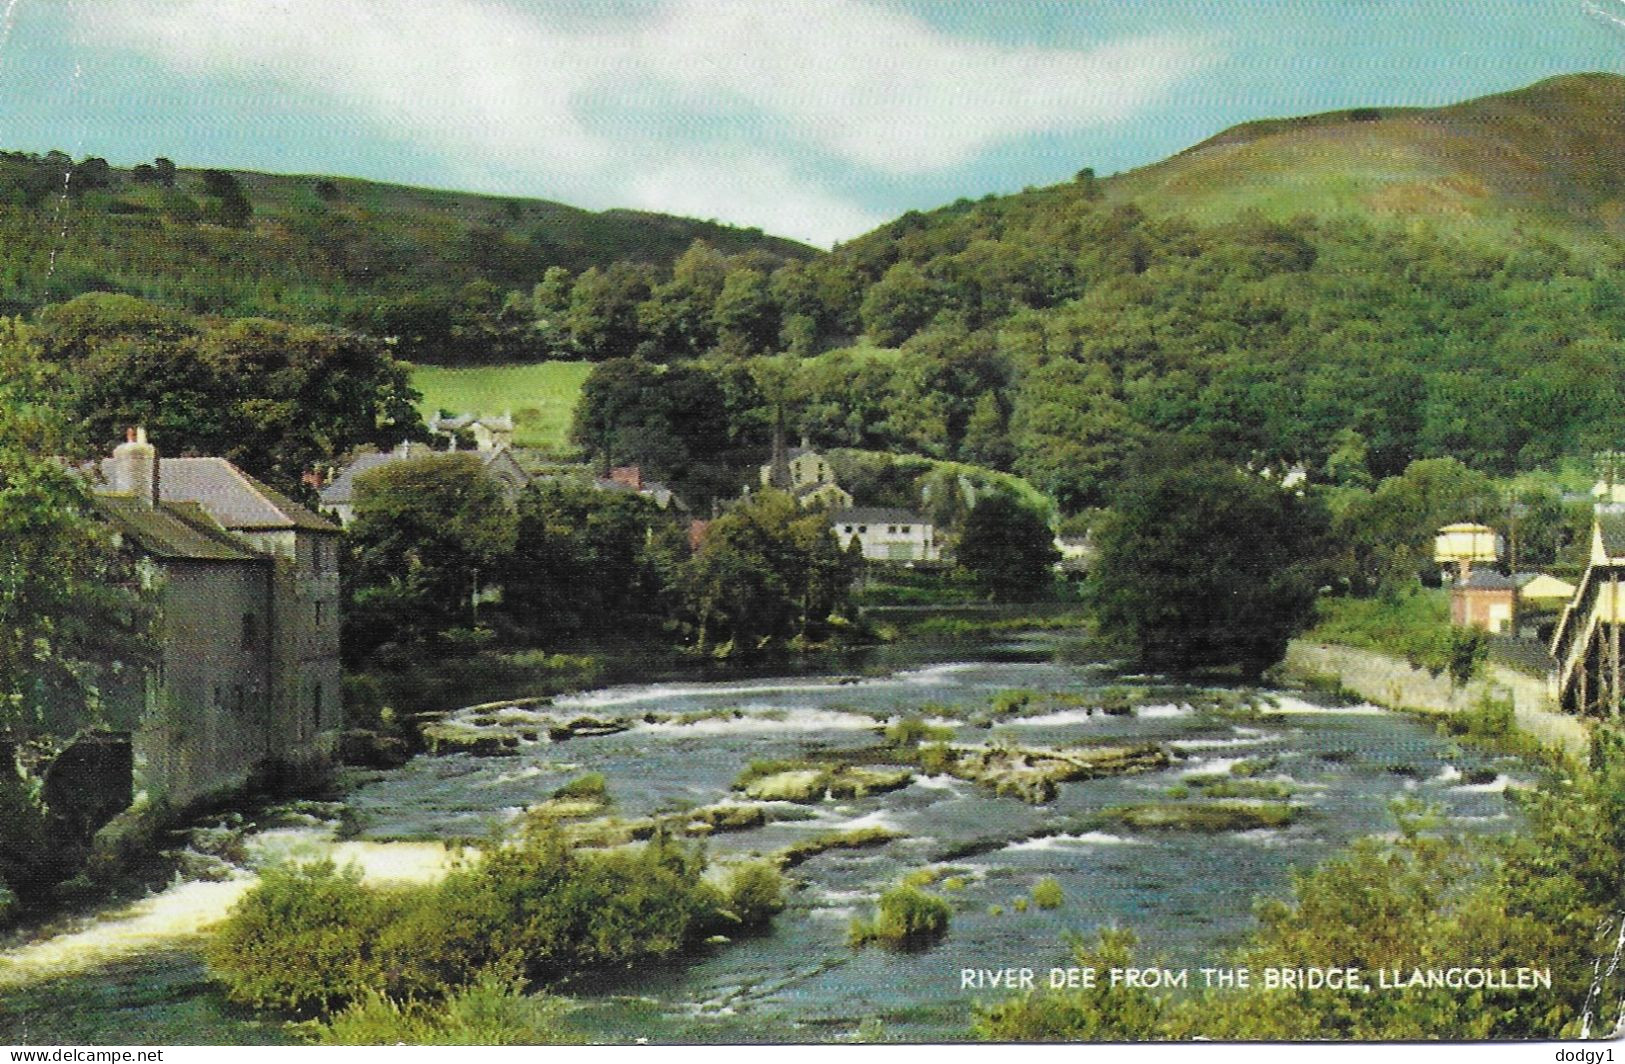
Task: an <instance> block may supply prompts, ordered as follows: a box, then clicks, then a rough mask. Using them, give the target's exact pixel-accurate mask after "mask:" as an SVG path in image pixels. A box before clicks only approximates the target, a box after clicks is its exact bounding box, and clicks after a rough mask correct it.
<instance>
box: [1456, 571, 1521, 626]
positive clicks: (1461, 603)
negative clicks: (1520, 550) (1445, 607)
mask: <svg viewBox="0 0 1625 1064" xmlns="http://www.w3.org/2000/svg"><path fill="white" fill-rule="evenodd" d="M1517 611H1518V584H1517V581H1515V580H1514V579H1513V578H1512V577H1510V576H1502V575H1501V574H1500V573H1497V572H1495V571H1493V570H1490V569H1474V570H1473V571H1472V572H1470V573H1468V574H1467V576H1466V578H1465V579H1461V580H1457V581H1455V582H1454V583H1453V584H1451V585H1450V623H1451V624H1454V625H1458V626H1460V627H1463V628H1481V629H1483V630H1484V631H1486V632H1494V633H1497V634H1503V633H1507V632H1510V631H1511V629H1512V624H1513V619H1514V617H1515V616H1516V615H1517Z"/></svg>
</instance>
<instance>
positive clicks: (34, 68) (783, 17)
mask: <svg viewBox="0 0 1625 1064" xmlns="http://www.w3.org/2000/svg"><path fill="white" fill-rule="evenodd" d="M1586 70H1607V71H1615V72H1622V73H1625V0H1454V2H1445V0H0V148H6V149H11V150H25V151H40V152H43V151H47V150H50V149H53V148H54V149H60V150H62V151H66V152H68V153H69V154H70V155H72V156H73V157H74V158H76V159H77V158H82V157H84V156H87V155H99V156H102V157H104V158H106V159H107V160H108V161H109V162H111V163H113V164H114V165H116V166H129V165H133V164H135V163H137V162H142V161H147V160H151V159H152V158H154V157H156V156H160V155H162V156H167V157H168V158H170V159H173V160H174V161H175V162H176V163H177V164H179V165H180V166H183V167H187V166H191V167H220V168H229V169H241V170H263V171H270V172H274V173H294V174H314V173H322V174H336V175H343V176H350V177H362V178H368V179H372V180H380V181H390V182H395V183H399V184H408V185H421V186H429V187H435V188H452V189H459V190H464V191H474V192H487V193H495V194H500V195H511V196H526V197H535V198H541V199H551V200H557V201H561V202H564V203H569V204H573V205H576V206H580V207H586V208H589V209H593V210H602V209H606V208H610V207H631V208H639V209H644V210H653V211H664V212H669V213H674V214H683V215H689V216H693V217H698V218H713V219H716V220H718V221H723V222H729V223H734V224H738V225H746V226H759V227H761V228H763V229H765V230H767V231H768V232H771V233H776V234H779V235H784V236H790V237H795V238H797V239H801V240H805V241H807V242H809V243H813V244H816V245H819V246H822V247H828V246H830V245H831V244H832V243H833V242H838V241H841V240H846V239H850V238H851V237H854V236H857V235H859V234H860V233H863V232H865V231H867V230H869V229H871V228H873V227H874V226H876V225H879V224H881V223H883V222H885V221H886V220H888V219H890V218H894V217H896V216H897V215H898V214H901V213H903V212H904V211H907V210H911V209H929V208H931V207H935V206H939V205H941V204H944V203H948V202H951V201H953V200H955V199H958V198H960V197H964V196H969V197H973V198H974V197H980V196H982V195H984V194H986V193H989V192H995V193H1005V192H1013V191H1017V190H1020V189H1021V188H1023V187H1026V186H1031V185H1047V184H1054V183H1056V182H1059V181H1064V180H1067V179H1069V178H1070V177H1071V176H1072V175H1073V174H1075V173H1076V172H1077V171H1078V170H1080V169H1082V168H1083V167H1092V168H1094V170H1095V171H1096V172H1097V173H1099V174H1101V175H1106V174H1110V173H1114V172H1117V171H1120V170H1125V169H1131V168H1133V167H1136V166H1141V165H1144V164H1146V163H1150V162H1154V161H1156V160H1158V159H1160V158H1163V157H1165V156H1167V155H1169V154H1171V153H1173V152H1175V151H1178V150H1179V149H1181V148H1184V147H1187V146H1189V145H1191V144H1194V143H1196V142H1197V141H1200V140H1202V139H1204V138H1206V137H1208V136H1210V135H1212V134H1213V133H1216V132H1218V131H1219V130H1221V129H1223V128H1225V127H1227V126H1230V125H1234V124H1235V123H1237V122H1242V121H1246V120H1249V119H1253V118H1261V117H1269V116H1281V115H1292V114H1305V113H1312V112H1317V111H1326V110H1334V109H1340V108H1347V107H1353V106H1359V105H1424V106H1425V105H1437V104H1444V103H1451V102H1455V101H1457V100H1462V99H1467V98H1470V97H1473V96H1480V95H1484V94H1486V93H1491V92H1500V91H1505V90H1508V89H1513V88H1517V87H1520V86H1522V85H1526V84H1529V83H1531V82H1534V81H1537V80H1540V79H1542V78H1545V77H1549V76H1552V75H1555V74H1561V73H1569V72H1575V71H1586Z"/></svg>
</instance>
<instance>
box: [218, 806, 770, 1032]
mask: <svg viewBox="0 0 1625 1064" xmlns="http://www.w3.org/2000/svg"><path fill="white" fill-rule="evenodd" d="M704 871H705V863H704V859H703V857H702V856H701V854H700V852H699V851H698V850H697V849H695V848H692V847H686V846H682V845H679V844H676V843H672V842H668V841H665V840H662V839H657V840H655V841H653V842H649V843H647V844H645V845H642V846H638V847H632V848H627V849H622V850H615V851H612V852H609V853H589V854H577V853H576V852H574V851H572V850H571V848H570V847H569V845H568V844H566V843H565V842H564V841H563V840H562V838H561V837H560V836H559V835H558V834H557V833H556V832H542V833H539V834H537V835H535V836H533V837H531V838H530V839H528V840H527V841H526V843H525V845H523V846H519V847H508V848H497V849H491V850H489V851H488V852H487V853H486V854H485V856H484V858H483V860H481V861H480V862H479V863H478V864H476V865H474V866H473V867H470V868H466V869H462V870H459V871H455V872H453V873H452V874H451V875H449V876H447V877H446V879H444V880H442V881H441V882H440V883H438V884H436V885H434V886H427V887H410V888H397V889H393V890H378V889H374V888H369V887H366V886H364V885H363V884H362V883H361V881H360V875H359V874H358V873H357V872H355V871H353V870H350V871H345V872H338V871H336V870H335V869H334V867H333V865H332V864H331V863H330V862H329V863H324V864H320V865H312V866H307V867H304V868H296V869H291V870H277V869H272V870H270V871H268V872H267V873H266V875H265V878H264V880H263V881H262V882H261V883H260V885H259V886H257V887H255V888H254V889H253V890H251V891H249V892H248V894H246V895H245V896H244V897H243V899H242V900H241V901H240V902H239V903H238V904H237V906H236V908H235V909H234V910H233V911H232V914H231V916H230V917H229V918H228V919H227V920H226V922H225V924H224V925H223V926H222V928H221V930H220V932H219V934H217V935H216V936H215V939H214V940H213V942H211V943H210V946H209V948H208V959H209V962H210V966H211V968H212V969H213V971H214V973H215V974H216V975H217V976H218V977H219V978H220V979H221V980H222V981H224V982H225V984H226V988H227V992H228V994H229V995H230V997H231V998H232V1000H234V1001H238V1002H242V1003H244V1004H249V1005H254V1006H257V1007H261V1008H276V1009H284V1010H289V1011H293V1012H297V1013H303V1014H307V1015H308V1014H312V1013H317V1012H331V1011H332V1010H333V1009H335V1008H338V1007H340V1006H343V1005H345V1004H347V1003H349V1002H352V1001H360V1000H362V999H363V998H365V997H366V995H367V994H368V993H377V994H383V995H386V996H388V997H390V998H392V999H394V1000H396V1001H403V1000H406V999H423V1000H435V999H438V998H440V997H442V996H444V995H445V994H447V993H449V992H452V991H455V990H456V989H458V988H460V987H466V986H469V985H471V984H473V983H474V982H476V981H477V980H479V979H480V978H481V977H482V976H483V975H484V974H485V973H487V972H489V971H492V970H498V971H503V972H508V973H512V974H514V975H517V976H523V977H526V978H529V979H534V980H541V981H546V980H551V979H556V978H558V977H560V976H563V975H566V974H569V973H571V972H575V971H578V970H581V969H586V968H591V967H597V966H604V965H612V964H625V963H629V962H632V961H636V960H640V959H643V958H648V957H667V956H671V955H672V954H674V953H676V952H678V951H679V950H681V949H682V948H683V947H685V946H687V945H690V944H691V943H693V942H696V941H698V940H700V939H702V938H704V937H705V936H706V935H708V934H710V933H712V932H714V931H716V930H719V929H721V928H723V927H728V926H732V925H733V923H734V921H733V919H732V917H731V916H730V915H728V914H727V913H728V900H729V899H727V898H726V897H725V896H724V895H723V893H722V892H721V891H719V890H718V889H717V888H715V887H713V886H712V885H711V884H709V883H706V882H705V881H704V880H703V879H702V875H703V873H704ZM740 889H741V891H742V895H741V900H744V901H748V902H750V903H751V905H752V906H754V908H753V909H752V918H753V919H755V920H758V921H759V920H762V919H766V917H767V916H768V915H770V913H767V912H766V907H767V905H768V903H769V902H770V901H771V888H770V887H769V885H768V883H767V882H766V880H765V879H764V878H763V877H761V876H760V875H759V874H754V875H753V877H748V878H747V880H746V881H745V883H744V884H743V885H741V887H740ZM378 1007H382V1006H378Z"/></svg>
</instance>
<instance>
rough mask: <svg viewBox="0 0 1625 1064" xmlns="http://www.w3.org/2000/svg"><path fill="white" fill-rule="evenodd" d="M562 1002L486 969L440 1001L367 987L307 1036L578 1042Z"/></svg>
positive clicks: (345, 1041)
mask: <svg viewBox="0 0 1625 1064" xmlns="http://www.w3.org/2000/svg"><path fill="white" fill-rule="evenodd" d="M566 1011H567V1006H566V1003H565V1002H564V1001H563V1000H562V999H559V998H555V997H550V996H548V995H545V994H536V995H526V994H525V993H524V989H523V987H522V986H521V985H520V984H518V983H517V982H513V981H505V980H500V979H497V978H495V977H494V976H490V975H487V976H485V977H482V978H481V979H480V981H479V982H477V983H475V984H474V985H473V986H470V987H469V988H467V989H466V990H461V991H458V992H457V993H454V994H452V995H450V996H449V997H447V998H446V999H445V1000H443V1001H437V1002H425V1001H408V1002H406V1003H405V1004H402V1003H400V1002H397V1001H396V1000H395V999H393V998H390V997H386V996H385V995H383V994H380V993H378V992H377V991H370V992H368V993H367V994H366V995H364V996H363V997H361V998H359V999H358V1000H356V1001H355V1002H354V1003H353V1004H351V1005H350V1006H348V1007H347V1008H345V1009H344V1011H342V1012H340V1013H339V1014H338V1015H336V1016H334V1017H333V1018H332V1019H331V1020H328V1021H327V1022H325V1023H321V1024H317V1025H316V1026H315V1028H314V1029H313V1031H312V1036H313V1038H312V1040H313V1041H315V1042H316V1043H317V1044H319V1045H328V1046H373V1045H399V1044H405V1045H418V1046H437V1045H438V1046H540V1045H560V1044H564V1043H572V1042H579V1041H581V1039H580V1038H579V1037H577V1036H576V1035H575V1034H574V1033H573V1032H571V1031H570V1030H569V1029H568V1027H566V1026H565V1025H564V1024H563V1022H562V1017H563V1015H564V1014H565V1012H566Z"/></svg>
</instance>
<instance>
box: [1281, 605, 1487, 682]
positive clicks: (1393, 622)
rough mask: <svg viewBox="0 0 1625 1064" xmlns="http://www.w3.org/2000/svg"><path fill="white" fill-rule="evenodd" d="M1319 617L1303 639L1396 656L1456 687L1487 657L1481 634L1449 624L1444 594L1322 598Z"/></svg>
mask: <svg viewBox="0 0 1625 1064" xmlns="http://www.w3.org/2000/svg"><path fill="white" fill-rule="evenodd" d="M1316 612H1317V619H1316V622H1315V626H1314V627H1313V628H1311V629H1309V631H1307V632H1305V633H1304V635H1303V638H1305V639H1309V640H1312V641H1315V642H1319V643H1337V644H1340V645H1342V646H1348V647H1355V648H1356V649H1360V650H1374V651H1376V652H1378V653H1379V654H1392V655H1394V656H1396V657H1401V658H1404V659H1405V660H1406V661H1407V662H1409V663H1410V664H1411V665H1413V666H1415V667H1416V668H1419V669H1426V670H1427V671H1428V672H1430V673H1432V674H1433V675H1435V676H1438V675H1439V674H1441V673H1444V672H1447V671H1448V672H1449V673H1450V674H1451V676H1452V678H1453V679H1454V680H1455V681H1456V682H1458V683H1459V682H1465V681H1466V680H1467V679H1470V678H1471V677H1472V676H1473V675H1474V674H1475V673H1476V672H1477V671H1478V669H1479V667H1480V665H1481V664H1482V663H1483V659H1484V657H1485V655H1486V653H1487V651H1488V644H1487V642H1486V641H1485V639H1484V637H1483V633H1482V632H1480V631H1478V630H1477V629H1470V628H1458V627H1455V626H1453V625H1452V624H1451V623H1450V597H1449V594H1448V593H1447V592H1445V591H1441V590H1417V591H1409V592H1406V593H1404V594H1399V595H1377V596H1374V597H1372V598H1323V599H1321V600H1320V601H1319V603H1317V605H1316Z"/></svg>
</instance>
